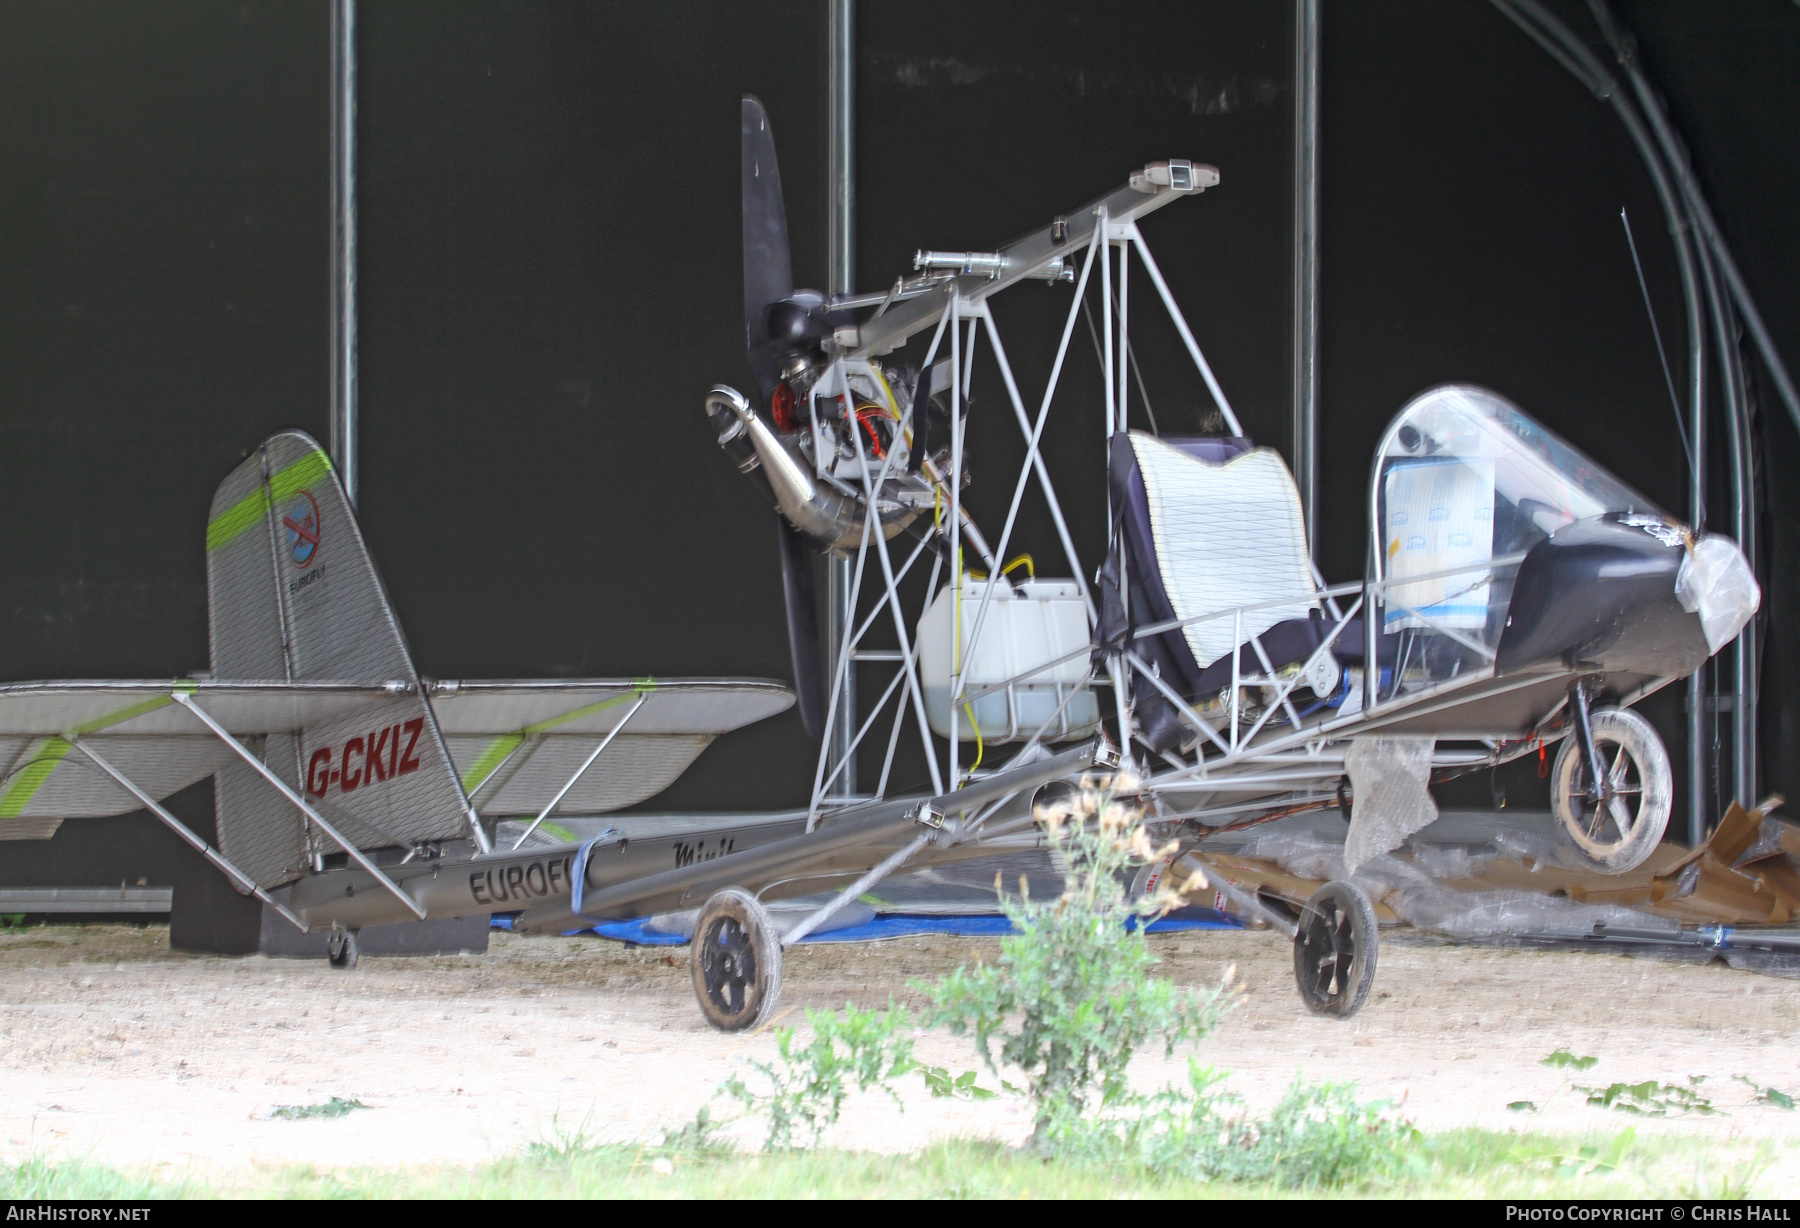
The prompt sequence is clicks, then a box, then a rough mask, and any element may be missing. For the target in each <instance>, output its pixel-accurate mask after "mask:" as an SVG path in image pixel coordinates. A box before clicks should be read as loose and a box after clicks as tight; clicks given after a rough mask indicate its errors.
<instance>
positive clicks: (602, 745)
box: [513, 691, 650, 852]
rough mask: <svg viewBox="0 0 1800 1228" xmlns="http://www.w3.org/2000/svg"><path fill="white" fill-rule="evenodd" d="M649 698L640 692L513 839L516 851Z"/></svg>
mask: <svg viewBox="0 0 1800 1228" xmlns="http://www.w3.org/2000/svg"><path fill="white" fill-rule="evenodd" d="M648 698H650V693H649V692H648V691H639V692H638V698H637V702H636V703H634V704H632V705H631V711H629V712H627V713H626V714H625V719H624V720H622V721H620V722H619V723H618V724H617V725H614V726H613V727H612V729H611V730H609V731H608V732H607V735H606V736H605V737H604V738H601V739H600V745H598V746H596V747H594V753H593V754H591V755H589V756H588V757H587V758H586V759H585V760H584V761H583V762H582V764H581V766H580V767H578V768H576V769H575V774H574V775H573V776H571V777H569V779H568V780H567V781H566V782H565V783H564V784H563V787H562V788H560V789H558V790H557V791H556V796H555V797H553V798H551V799H550V804H549V805H548V806H545V807H544V808H543V809H542V810H540V811H539V812H538V817H537V818H535V819H533V820H531V826H530V827H527V828H526V829H525V830H524V831H523V832H521V833H520V835H519V838H518V839H517V840H515V841H513V851H514V852H517V851H518V849H519V846H520V845H522V844H524V843H525V841H526V840H527V839H528V838H529V837H530V836H531V833H532V832H534V831H536V830H537V829H538V824H539V823H542V822H543V821H544V820H545V819H547V818H548V817H550V812H551V811H552V810H555V809H556V807H557V805H558V803H560V802H561V801H562V799H563V798H564V797H566V796H568V792H569V790H570V789H573V788H574V787H575V785H576V782H578V781H579V780H580V779H581V778H582V777H583V776H586V775H587V770H588V769H589V768H591V767H593V766H594V760H596V759H598V758H599V757H600V755H601V753H602V752H604V751H605V750H606V748H607V747H609V746H611V745H612V740H613V739H614V738H616V737H618V736H619V730H621V729H623V728H625V726H626V725H627V724H629V723H630V721H631V718H632V717H634V716H636V715H637V710H638V709H639V708H641V707H643V706H644V701H645V700H646V699H648Z"/></svg>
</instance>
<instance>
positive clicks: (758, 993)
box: [688, 887, 781, 1032]
mask: <svg viewBox="0 0 1800 1228" xmlns="http://www.w3.org/2000/svg"><path fill="white" fill-rule="evenodd" d="M688 958H689V963H690V965H691V966H692V968H693V973H694V996H695V997H696V998H698V999H699V1000H700V1011H701V1013H702V1014H704V1015H705V1016H706V1021H707V1022H708V1023H710V1024H712V1025H713V1026H714V1027H715V1028H718V1029H719V1030H720V1031H721V1032H741V1031H743V1030H744V1029H745V1028H753V1027H755V1026H757V1025H758V1024H760V1023H762V1022H763V1021H764V1020H766V1019H767V1018H768V1017H769V1015H770V1013H771V1012H772V1011H774V1009H775V1002H776V999H778V998H780V997H781V939H780V937H779V936H778V935H777V934H776V933H775V927H774V926H773V925H772V924H771V923H770V922H769V914H768V913H767V912H766V911H765V910H764V909H763V906H762V903H761V902H760V901H759V900H757V898H756V897H755V896H753V895H751V894H750V893H749V892H748V891H744V890H741V889H739V888H737V887H728V888H726V889H725V890H724V891H721V892H719V893H718V894H717V895H715V896H713V898H712V899H710V900H708V901H707V902H706V907H705V908H702V909H701V910H700V918H699V921H698V922H697V923H696V924H695V926H694V941H693V946H692V948H691V949H690V951H689V956H688Z"/></svg>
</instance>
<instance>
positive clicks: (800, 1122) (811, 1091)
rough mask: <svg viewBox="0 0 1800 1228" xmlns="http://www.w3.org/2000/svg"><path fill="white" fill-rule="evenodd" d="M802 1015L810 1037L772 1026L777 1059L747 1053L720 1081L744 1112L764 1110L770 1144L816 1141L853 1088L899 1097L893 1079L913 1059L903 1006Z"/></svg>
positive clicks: (783, 1146)
mask: <svg viewBox="0 0 1800 1228" xmlns="http://www.w3.org/2000/svg"><path fill="white" fill-rule="evenodd" d="M806 1021H807V1023H808V1025H810V1028H811V1032H812V1036H811V1038H810V1039H809V1040H808V1041H806V1042H805V1043H804V1044H801V1043H799V1042H798V1040H797V1036H798V1032H797V1031H796V1029H794V1028H777V1029H776V1030H775V1060H774V1061H773V1062H761V1061H753V1060H752V1061H746V1062H745V1063H744V1065H743V1067H742V1068H740V1069H739V1070H738V1071H737V1072H736V1073H735V1074H733V1075H732V1076H731V1077H730V1078H729V1079H727V1080H726V1081H725V1084H724V1086H723V1087H722V1088H721V1089H720V1090H721V1091H722V1092H723V1093H724V1094H725V1095H727V1096H730V1097H731V1098H732V1099H733V1100H736V1101H737V1102H738V1103H739V1104H741V1105H743V1107H744V1112H745V1113H746V1114H751V1113H763V1114H766V1115H767V1117H768V1121H769V1134H768V1138H767V1139H766V1140H765V1141H764V1143H763V1147H764V1149H765V1150H767V1151H783V1150H787V1149H789V1148H792V1147H794V1146H796V1145H802V1146H809V1147H810V1146H816V1145H817V1144H818V1142H819V1139H820V1137H821V1136H822V1135H823V1134H824V1132H825V1131H826V1130H827V1129H828V1128H829V1127H831V1126H832V1125H833V1124H835V1123H836V1121H837V1119H838V1115H839V1113H841V1112H842V1111H843V1107H844V1099H845V1097H847V1096H848V1095H849V1094H850V1092H851V1090H852V1089H854V1090H856V1091H870V1090H872V1089H878V1090H880V1091H883V1092H886V1093H887V1094H888V1095H889V1096H890V1097H892V1098H893V1101H894V1103H895V1104H896V1105H898V1104H900V1097H899V1095H898V1094H897V1093H896V1092H895V1091H894V1089H893V1086H892V1084H893V1080H895V1079H898V1078H900V1077H901V1076H902V1075H905V1074H907V1073H909V1072H910V1071H911V1070H912V1069H913V1068H914V1065H915V1063H914V1062H913V1059H912V1044H913V1042H912V1035H911V1021H910V1020H909V1019H908V1017H907V1014H906V1012H905V1011H903V1010H900V1009H897V1008H894V1007H891V1006H890V1007H889V1008H888V1009H887V1010H884V1011H877V1010H867V1011H861V1010H858V1009H856V1007H855V1006H854V1005H853V1004H850V1003H845V1005H844V1009H843V1010H842V1011H841V1012H838V1011H814V1010H809V1011H807V1012H806ZM746 1076H748V1077H746ZM695 1125H696V1126H697V1125H698V1123H697V1122H696V1123H695Z"/></svg>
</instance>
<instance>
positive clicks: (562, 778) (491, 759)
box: [430, 678, 794, 815]
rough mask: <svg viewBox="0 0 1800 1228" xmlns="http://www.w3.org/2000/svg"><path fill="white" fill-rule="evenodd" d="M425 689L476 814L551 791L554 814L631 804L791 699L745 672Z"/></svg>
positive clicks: (543, 802)
mask: <svg viewBox="0 0 1800 1228" xmlns="http://www.w3.org/2000/svg"><path fill="white" fill-rule="evenodd" d="M430 693H431V696H432V706H433V707H434V708H435V709H436V711H437V713H438V719H439V721H440V723H441V724H442V725H443V729H444V738H445V741H446V742H447V743H448V745H449V747H450V754H451V757H452V758H453V759H454V760H455V761H456V766H457V770H458V772H459V773H460V774H461V779H462V784H463V788H464V789H465V790H467V791H468V793H469V796H470V798H471V799H472V800H473V801H474V804H475V807H476V809H477V810H478V811H479V812H480V813H482V814H483V815H513V814H530V815H536V814H538V813H539V812H540V811H542V810H543V808H544V807H545V806H547V805H549V804H550V803H551V801H553V800H557V795H558V793H559V792H561V793H562V797H561V799H560V800H558V801H557V807H556V810H555V811H554V812H553V813H556V814H601V813H604V812H606V811H609V810H617V809H619V808H621V807H624V806H629V805H632V804H634V803H636V802H640V801H643V800H644V799H645V798H648V797H652V796H654V795H655V794H657V793H660V792H661V791H662V790H664V789H666V788H668V786H669V785H670V784H672V783H673V782H674V781H675V779H676V778H677V777H678V776H680V775H681V773H682V772H684V771H686V770H687V767H688V765H689V764H691V763H693V761H694V760H695V759H696V758H697V757H698V756H699V754H700V752H701V751H703V750H705V749H706V748H707V746H709V745H710V744H711V743H712V740H713V739H714V738H715V737H718V736H719V735H720V734H723V733H729V732H730V731H731V730H733V729H737V728H740V727H742V726H744V725H748V724H750V723H752V722H754V721H759V720H762V719H764V718H765V717H769V716H774V715H775V714H776V713H779V712H783V711H785V710H786V709H787V708H789V707H791V706H792V705H793V702H794V695H793V692H792V691H790V690H789V689H788V688H787V687H785V686H783V685H782V684H780V683H778V682H771V681H767V680H764V679H756V678H676V679H652V678H641V679H637V680H634V681H625V680H619V681H611V680H562V679H547V680H542V681H511V682H434V683H432V684H431V686H430ZM609 739H610V740H609ZM603 742H604V743H605V749H604V750H603V751H601V753H600V755H599V757H598V758H597V759H594V760H593V762H591V763H590V762H589V759H590V757H591V756H593V754H594V752H595V751H596V750H599V749H600V747H601V744H602V743H603ZM584 764H586V770H585V771H584V770H583V765H584ZM570 781H573V782H574V783H573V784H572V785H571V784H570V783H569V782H570ZM565 785H568V786H569V787H568V788H567V789H566V790H565V789H564V786H565Z"/></svg>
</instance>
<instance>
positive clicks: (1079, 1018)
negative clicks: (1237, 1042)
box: [918, 774, 1222, 1151]
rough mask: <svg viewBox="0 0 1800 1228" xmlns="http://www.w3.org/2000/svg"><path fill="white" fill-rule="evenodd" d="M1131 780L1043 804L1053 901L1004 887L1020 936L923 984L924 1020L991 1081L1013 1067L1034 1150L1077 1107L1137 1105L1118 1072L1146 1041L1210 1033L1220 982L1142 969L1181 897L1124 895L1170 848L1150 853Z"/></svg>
mask: <svg viewBox="0 0 1800 1228" xmlns="http://www.w3.org/2000/svg"><path fill="white" fill-rule="evenodd" d="M1136 787H1137V786H1136V781H1135V780H1133V779H1132V778H1131V777H1129V776H1128V775H1126V774H1120V775H1118V776H1114V777H1111V778H1107V779H1097V778H1093V777H1088V778H1084V779H1083V780H1082V782H1081V784H1080V786H1079V787H1078V788H1077V789H1076V790H1075V792H1074V795H1073V796H1072V797H1070V798H1068V799H1066V800H1064V801H1060V802H1056V803H1054V804H1051V805H1048V806H1042V807H1040V808H1039V810H1038V815H1037V817H1038V821H1039V824H1040V826H1041V827H1042V830H1043V832H1044V837H1045V839H1046V841H1047V842H1048V843H1049V846H1050V847H1051V849H1052V850H1054V851H1055V852H1057V853H1059V854H1061V857H1062V859H1063V862H1064V863H1065V864H1066V865H1067V867H1068V870H1067V874H1066V876H1065V884H1064V888H1063V893H1062V894H1061V895H1060V896H1059V897H1057V898H1056V899H1054V900H1046V901H1039V900H1034V899H1032V898H1031V893H1030V889H1029V885H1028V884H1027V882H1026V881H1025V879H1024V878H1023V877H1021V878H1020V880H1019V895H1018V897H1017V898H1016V899H1014V898H1010V897H1008V896H1007V895H1006V894H1005V893H1004V892H1003V891H1001V890H1000V888H1001V882H1000V878H999V876H998V875H996V876H995V880H994V886H995V890H996V892H998V893H999V894H1000V907H1001V909H1002V911H1004V912H1005V914H1006V915H1007V917H1008V918H1009V919H1010V920H1011V921H1012V923H1013V927H1014V929H1015V930H1016V931H1017V932H1016V933H1014V934H1012V935H1010V936H1009V937H1007V938H1004V939H1002V940H1001V944H1000V956H999V959H998V960H997V961H996V962H995V963H993V964H986V965H981V966H979V967H976V968H974V969H969V968H967V967H964V968H959V969H957V970H956V971H955V972H954V973H952V974H951V975H950V976H948V977H946V978H944V979H943V980H941V981H939V982H937V983H936V984H933V985H921V986H918V988H920V989H922V990H923V991H924V992H925V993H927V994H928V995H929V996H930V998H931V1001H932V1011H931V1015H930V1019H931V1022H933V1023H935V1024H941V1025H943V1026H946V1027H948V1028H949V1029H950V1030H951V1031H952V1032H953V1033H955V1034H957V1035H967V1034H970V1033H973V1035H974V1039H975V1044H976V1048H977V1049H978V1050H979V1052H980V1054H981V1059H982V1061H983V1062H984V1063H985V1064H986V1065H987V1067H988V1068H989V1069H990V1070H991V1071H993V1072H994V1073H995V1074H996V1075H998V1074H999V1073H1000V1070H1001V1067H1002V1066H1012V1067H1016V1068H1017V1069H1018V1070H1019V1071H1021V1072H1022V1073H1023V1075H1024V1078H1025V1091H1026V1093H1027V1094H1028V1096H1029V1097H1030V1100H1031V1102H1032V1107H1033V1111H1034V1117H1035V1129H1034V1130H1033V1133H1032V1145H1033V1147H1035V1148H1036V1149H1038V1150H1040V1151H1051V1150H1055V1149H1056V1148H1057V1140H1058V1138H1059V1136H1062V1135H1066V1134H1067V1133H1069V1131H1070V1130H1071V1129H1072V1128H1073V1127H1075V1126H1076V1124H1077V1123H1079V1122H1080V1121H1081V1119H1082V1118H1083V1116H1084V1115H1086V1114H1090V1113H1095V1112H1101V1111H1104V1110H1107V1109H1114V1108H1121V1107H1124V1106H1125V1105H1127V1104H1129V1103H1133V1102H1134V1098H1133V1096H1132V1092H1131V1086H1130V1082H1129V1079H1128V1074H1127V1068H1128V1067H1129V1065H1130V1063H1131V1059H1132V1057H1133V1056H1134V1055H1135V1054H1136V1053H1137V1052H1138V1051H1139V1050H1140V1049H1143V1048H1144V1047H1145V1046H1147V1045H1151V1046H1160V1047H1161V1048H1162V1050H1163V1052H1164V1054H1165V1055H1171V1054H1173V1053H1174V1052H1175V1049H1176V1046H1178V1045H1179V1044H1181V1043H1182V1042H1184V1041H1186V1040H1190V1039H1194V1038H1198V1037H1201V1036H1204V1035H1206V1034H1207V1033H1209V1032H1210V1031H1212V1029H1213V1027H1214V1026H1215V1025H1216V1024H1217V1022H1218V1019H1219V1016H1220V1015H1221V1013H1222V1004H1221V997H1222V991H1221V990H1216V989H1215V990H1193V989H1186V988H1182V987H1179V986H1177V985H1175V984H1173V983H1171V982H1170V981H1168V980H1165V979H1163V978H1160V977H1156V976H1152V975H1150V969H1151V967H1152V966H1153V965H1155V964H1156V963H1157V962H1158V960H1157V957H1156V954H1155V953H1154V952H1153V951H1152V950H1151V949H1150V946H1149V944H1148V942H1147V941H1146V940H1145V935H1144V931H1143V927H1144V926H1145V925H1146V924H1148V922H1149V921H1151V920H1152V919H1154V918H1156V917H1159V916H1161V915H1162V914H1164V913H1165V912H1167V911H1169V909H1171V908H1173V907H1176V906H1178V905H1179V904H1180V903H1181V896H1180V895H1179V894H1177V893H1175V892H1173V891H1171V890H1169V888H1168V886H1167V885H1166V884H1164V885H1162V886H1161V887H1160V889H1159V890H1158V891H1157V892H1156V893H1155V894H1153V895H1151V896H1149V897H1148V898H1144V899H1137V900H1133V899H1131V898H1129V896H1128V893H1127V891H1126V889H1125V886H1124V880H1125V878H1126V876H1127V874H1128V872H1129V871H1131V870H1133V869H1135V868H1136V867H1138V866H1142V865H1147V864H1151V863H1153V862H1156V861H1159V860H1161V859H1162V858H1165V857H1168V856H1170V855H1172V854H1173V853H1174V851H1175V847H1174V846H1173V845H1169V846H1167V847H1164V848H1158V847H1156V846H1155V845H1154V844H1153V843H1152V842H1151V839H1150V835H1149V832H1148V831H1147V830H1146V829H1145V827H1144V819H1143V811H1142V809H1141V807H1140V806H1139V805H1138V804H1137V803H1136V801H1135V799H1134V798H1133V796H1132V794H1133V791H1134V790H1135V789H1136Z"/></svg>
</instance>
